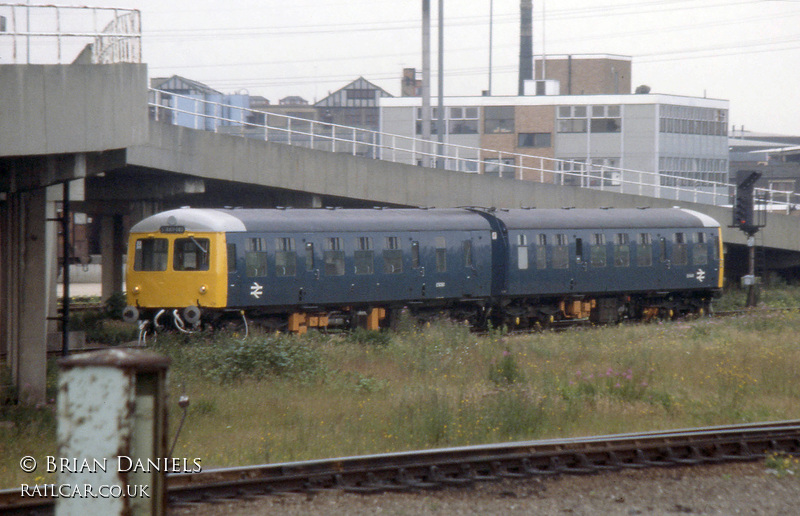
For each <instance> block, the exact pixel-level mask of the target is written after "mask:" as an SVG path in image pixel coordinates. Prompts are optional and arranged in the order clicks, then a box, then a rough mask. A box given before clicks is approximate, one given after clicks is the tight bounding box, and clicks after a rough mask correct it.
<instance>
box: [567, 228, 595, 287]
mask: <svg viewBox="0 0 800 516" xmlns="http://www.w3.org/2000/svg"><path fill="white" fill-rule="evenodd" d="M573 238H574V240H575V242H574V245H575V261H574V262H573V263H572V264H571V267H570V268H571V270H572V275H571V277H570V279H569V285H568V290H567V291H568V292H581V291H585V290H586V288H587V279H588V277H589V260H590V254H589V245H588V242H587V241H586V238H585V237H584V236H583V235H574V237H573Z"/></svg>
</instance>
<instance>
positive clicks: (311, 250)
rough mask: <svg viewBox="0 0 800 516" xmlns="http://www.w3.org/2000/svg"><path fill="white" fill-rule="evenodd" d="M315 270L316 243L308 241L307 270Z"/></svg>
mask: <svg viewBox="0 0 800 516" xmlns="http://www.w3.org/2000/svg"><path fill="white" fill-rule="evenodd" d="M313 270H314V243H313V242H306V271H308V272H311V271H313Z"/></svg>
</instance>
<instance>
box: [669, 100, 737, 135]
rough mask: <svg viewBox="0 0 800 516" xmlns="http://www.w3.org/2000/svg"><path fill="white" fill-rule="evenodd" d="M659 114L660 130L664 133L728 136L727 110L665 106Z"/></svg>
mask: <svg viewBox="0 0 800 516" xmlns="http://www.w3.org/2000/svg"><path fill="white" fill-rule="evenodd" d="M659 113H660V116H659V130H660V132H662V133H677V134H701V135H705V136H727V135H728V111H727V110H726V109H717V108H703V107H692V106H675V105H670V104H663V105H661V106H660V108H659Z"/></svg>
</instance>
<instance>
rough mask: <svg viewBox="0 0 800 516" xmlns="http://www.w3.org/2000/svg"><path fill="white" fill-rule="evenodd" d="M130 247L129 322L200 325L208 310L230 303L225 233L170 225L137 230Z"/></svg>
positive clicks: (125, 314) (127, 315)
mask: <svg viewBox="0 0 800 516" xmlns="http://www.w3.org/2000/svg"><path fill="white" fill-rule="evenodd" d="M128 246H129V247H128V249H129V259H128V265H127V271H126V273H127V277H126V284H127V302H128V307H127V308H126V309H125V312H124V313H123V316H124V318H125V319H126V320H128V321H136V320H140V319H141V320H150V321H152V322H153V323H154V324H155V325H156V326H161V325H164V324H173V325H175V326H177V327H179V328H183V327H194V326H196V325H197V324H198V323H199V322H200V318H201V315H202V311H203V310H204V309H206V308H224V307H225V306H226V304H227V251H226V244H225V233H222V232H194V231H189V230H187V229H186V228H184V227H182V226H165V227H162V228H160V229H159V230H158V231H152V232H146V233H131V236H130V240H129V243H128ZM130 250H132V251H133V253H131V252H130ZM131 258H132V259H131Z"/></svg>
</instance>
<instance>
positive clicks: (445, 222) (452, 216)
mask: <svg viewBox="0 0 800 516" xmlns="http://www.w3.org/2000/svg"><path fill="white" fill-rule="evenodd" d="M164 226H182V227H184V228H185V229H186V230H187V231H223V232H244V231H247V232H319V231H327V232H349V231H386V230H388V229H390V230H392V231H420V230H421V231H431V230H466V231H470V230H487V229H489V223H488V221H486V220H485V219H484V218H483V217H480V216H476V215H475V214H474V213H472V212H470V211H468V210H464V209H458V208H442V209H421V208H396V209H339V208H337V209H325V208H316V209H293V208H291V209H197V208H180V209H176V210H169V211H165V212H162V213H157V214H155V215H153V216H151V217H147V218H145V219H143V220H142V221H140V222H139V223H137V224H135V225H134V226H133V227H132V228H131V232H132V233H151V232H158V231H160V229H161V228H162V227H164Z"/></svg>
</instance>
